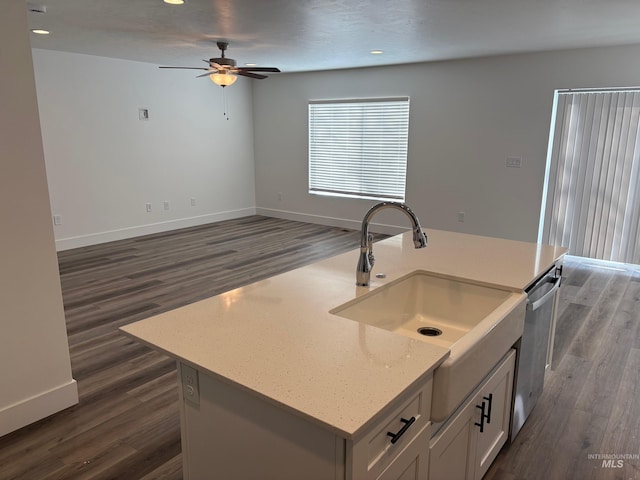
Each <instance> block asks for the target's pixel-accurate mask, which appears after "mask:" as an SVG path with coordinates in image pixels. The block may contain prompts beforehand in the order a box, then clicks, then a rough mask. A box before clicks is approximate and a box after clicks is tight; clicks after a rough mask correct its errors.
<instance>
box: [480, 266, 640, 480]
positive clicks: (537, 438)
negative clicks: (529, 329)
mask: <svg viewBox="0 0 640 480" xmlns="http://www.w3.org/2000/svg"><path fill="white" fill-rule="evenodd" d="M564 277H565V278H564V281H563V286H562V288H561V295H560V302H559V305H558V308H559V311H558V314H559V317H558V325H557V328H556V338H555V345H554V352H553V362H552V367H551V372H550V373H549V374H548V376H547V380H546V383H545V389H544V392H543V394H542V397H541V398H540V400H539V402H538V404H537V405H536V407H535V408H534V410H533V411H532V413H531V416H530V417H529V419H528V420H527V422H526V423H525V425H524V426H523V428H522V430H521V431H520V433H519V435H518V436H517V437H516V439H515V441H514V442H513V443H512V444H511V445H509V446H506V447H505V448H503V450H502V451H501V452H500V454H499V455H498V458H497V459H496V461H495V462H494V464H493V465H492V467H491V468H490V469H489V471H488V472H487V474H486V476H485V480H494V479H505V480H510V479H551V480H555V479H558V480H564V479H575V480H581V479H594V480H595V479H619V480H634V479H640V348H639V347H640V273H639V272H638V270H637V269H633V268H627V269H622V270H614V269H610V268H605V267H602V266H597V265H594V264H593V263H589V261H588V260H587V261H577V260H576V259H571V260H567V261H565V268H564ZM597 455H617V456H618V457H616V458H617V459H618V460H622V463H621V464H620V463H616V462H618V460H615V461H614V465H616V467H615V468H614V467H612V466H611V464H608V465H607V464H606V463H603V460H606V459H607V458H609V457H606V458H601V457H598V456H597ZM625 455H629V456H631V457H633V458H629V457H628V458H626V459H625V458H624V456H625ZM618 466H620V467H619V468H618Z"/></svg>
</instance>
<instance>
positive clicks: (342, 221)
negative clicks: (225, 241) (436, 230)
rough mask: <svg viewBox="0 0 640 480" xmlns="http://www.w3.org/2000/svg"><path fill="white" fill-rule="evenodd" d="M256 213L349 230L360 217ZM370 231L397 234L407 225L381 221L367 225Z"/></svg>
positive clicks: (261, 210)
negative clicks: (356, 218) (389, 223)
mask: <svg viewBox="0 0 640 480" xmlns="http://www.w3.org/2000/svg"><path fill="white" fill-rule="evenodd" d="M256 214H257V215H264V216H265V217H275V218H284V219H285V220H295V221H298V222H307V223H316V224H318V225H327V226H330V227H338V228H349V229H351V230H360V227H361V226H362V219H360V220H350V219H346V218H335V217H325V216H321V215H311V214H308V213H298V212H291V211H288V210H276V209H273V208H262V207H257V208H256ZM369 229H370V230H371V231H372V232H376V233H384V234H385V235H397V234H399V233H403V232H406V231H407V230H408V229H409V228H408V227H401V226H398V225H385V224H382V223H372V224H371V225H369Z"/></svg>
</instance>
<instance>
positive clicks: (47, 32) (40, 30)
mask: <svg viewBox="0 0 640 480" xmlns="http://www.w3.org/2000/svg"><path fill="white" fill-rule="evenodd" d="M31 31H32V32H33V33H37V34H38V35H49V34H50V33H51V32H50V31H49V30H43V29H41V28H32V29H31Z"/></svg>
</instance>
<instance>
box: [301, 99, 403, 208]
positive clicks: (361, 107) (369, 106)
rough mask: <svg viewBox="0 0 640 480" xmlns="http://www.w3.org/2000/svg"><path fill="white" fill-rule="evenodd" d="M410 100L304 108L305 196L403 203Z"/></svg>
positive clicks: (327, 103) (314, 103)
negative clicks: (306, 110)
mask: <svg viewBox="0 0 640 480" xmlns="http://www.w3.org/2000/svg"><path fill="white" fill-rule="evenodd" d="M408 135H409V98H408V97H403V98H392V99H371V100H369V99H367V100H344V101H335V100H333V101H310V102H309V193H313V194H320V195H336V196H345V197H358V198H369V199H375V200H399V201H404V198H405V185H406V176H407V142H408Z"/></svg>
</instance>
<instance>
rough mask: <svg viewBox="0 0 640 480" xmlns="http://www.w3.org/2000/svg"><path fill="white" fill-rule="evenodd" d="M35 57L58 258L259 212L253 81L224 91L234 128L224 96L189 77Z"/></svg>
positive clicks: (95, 60) (135, 65)
mask: <svg viewBox="0 0 640 480" xmlns="http://www.w3.org/2000/svg"><path fill="white" fill-rule="evenodd" d="M33 57H34V68H35V74H36V85H37V92H38V104H39V109H40V119H41V125H42V134H43V143H44V153H45V160H46V165H47V172H48V177H49V190H50V192H51V205H52V212H51V213H52V214H54V215H60V216H61V219H62V224H61V225H57V226H55V227H54V230H55V236H56V240H57V245H58V249H65V248H73V247H78V246H83V245H89V244H94V243H100V242H103V241H110V240H116V239H121V238H127V237H132V236H136V235H141V234H146V233H152V232H157V231H163V230H170V229H173V228H179V227H185V226H190V225H197V224H202V223H208V222H212V221H217V220H222V219H225V218H233V217H238V216H244V215H247V214H252V213H254V212H255V209H254V207H255V187H254V180H255V179H254V162H253V125H252V106H251V102H252V97H251V86H250V80H248V79H242V78H241V79H239V80H238V81H237V82H236V84H234V85H233V86H232V87H228V88H227V89H226V91H225V93H226V95H227V100H228V104H229V120H227V119H226V117H225V116H224V115H223V113H224V110H223V102H222V88H221V87H218V86H216V85H214V84H213V83H211V81H210V80H209V79H208V78H195V76H196V75H197V74H198V73H197V72H196V73H194V71H193V70H160V69H158V66H157V65H155V64H147V63H140V62H131V61H125V60H117V59H110V58H103V57H95V56H88V55H79V54H72V53H63V52H55V51H48V50H38V49H34V50H33ZM198 61H199V59H194V65H198V63H197V62H198ZM139 108H147V109H149V120H148V121H140V120H139V118H138V109H139ZM192 197H193V198H195V199H196V206H195V207H192V206H191V202H190V199H191V198H192ZM164 201H168V202H169V210H168V211H165V210H164V209H163V202H164ZM147 202H150V203H151V204H152V209H153V210H152V212H151V213H147V212H146V210H145V204H146V203H147Z"/></svg>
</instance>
